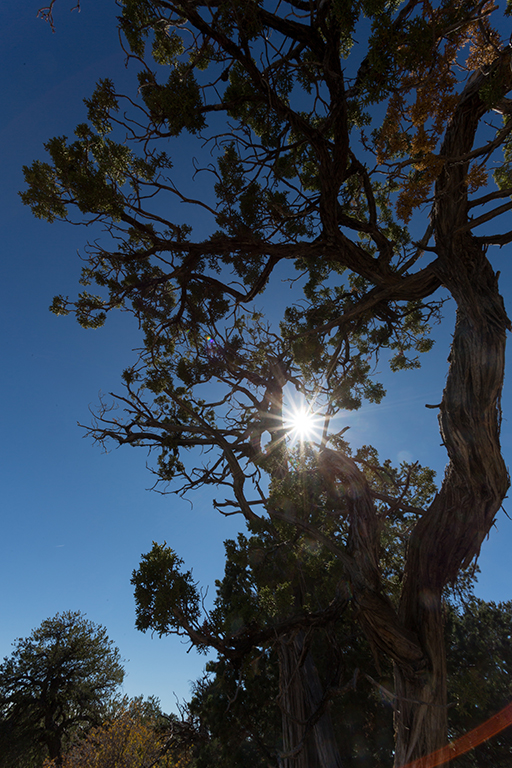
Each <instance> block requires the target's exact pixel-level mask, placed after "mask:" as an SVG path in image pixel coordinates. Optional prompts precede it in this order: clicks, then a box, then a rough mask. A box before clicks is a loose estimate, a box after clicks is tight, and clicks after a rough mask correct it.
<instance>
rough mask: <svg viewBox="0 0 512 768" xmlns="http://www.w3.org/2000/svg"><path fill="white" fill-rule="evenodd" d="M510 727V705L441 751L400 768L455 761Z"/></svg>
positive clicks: (432, 766) (433, 767)
mask: <svg viewBox="0 0 512 768" xmlns="http://www.w3.org/2000/svg"><path fill="white" fill-rule="evenodd" d="M509 725H512V703H510V704H507V706H506V707H504V708H503V709H502V710H501V711H500V712H497V713H496V714H495V715H493V716H492V717H490V718H489V719H488V720H486V721H485V723H482V724H481V725H478V726H477V727H476V728H473V730H472V731H469V732H468V733H465V734H464V736H461V737H460V738H458V739H456V740H455V741H452V743H451V744H447V745H446V746H445V747H441V749H437V750H436V751H435V752H432V753H431V754H430V755H427V756H426V757H420V758H419V759H418V760H413V762H412V763H407V765H404V766H402V768H436V766H438V765H442V764H443V763H448V762H449V761H450V760H455V758H456V757H459V755H464V754H465V753H466V752H469V750H470V749H473V748H474V747H478V745H479V744H482V743H483V742H484V741H487V739H490V738H491V737H492V736H496V734H497V733H499V732H500V731H502V730H503V729H504V728H507V727H508V726H509Z"/></svg>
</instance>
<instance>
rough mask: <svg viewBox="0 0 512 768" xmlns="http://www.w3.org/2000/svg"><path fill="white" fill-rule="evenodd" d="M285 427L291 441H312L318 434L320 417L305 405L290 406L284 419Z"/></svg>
mask: <svg viewBox="0 0 512 768" xmlns="http://www.w3.org/2000/svg"><path fill="white" fill-rule="evenodd" d="M286 427H287V429H288V431H289V434H290V437H291V438H292V440H293V441H296V440H299V441H300V442H301V443H303V442H306V441H312V440H314V439H315V438H316V437H317V436H318V435H319V432H320V417H319V416H318V415H317V414H315V413H313V412H312V411H311V409H310V408H307V407H306V406H300V407H298V408H297V407H292V409H291V411H290V413H289V414H288V418H287V419H286Z"/></svg>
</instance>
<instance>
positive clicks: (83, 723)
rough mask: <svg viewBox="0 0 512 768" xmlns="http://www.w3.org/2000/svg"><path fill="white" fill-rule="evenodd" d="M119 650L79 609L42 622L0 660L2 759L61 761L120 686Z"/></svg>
mask: <svg viewBox="0 0 512 768" xmlns="http://www.w3.org/2000/svg"><path fill="white" fill-rule="evenodd" d="M123 677H124V670H123V667H122V664H121V657H120V654H119V650H118V649H117V648H116V647H115V646H114V644H113V643H112V641H111V640H109V638H108V636H107V632H106V629H105V628H104V627H102V626H100V625H97V624H93V623H92V622H91V621H88V620H87V619H86V618H85V616H84V615H83V614H81V613H80V611H66V612H64V613H62V614H57V615H56V616H55V617H54V618H52V619H46V621H43V623H42V624H41V626H40V627H38V628H37V629H35V630H34V631H33V632H32V634H31V635H30V636H29V637H27V638H20V639H18V640H16V641H15V642H14V651H13V653H12V655H11V656H10V657H8V658H5V659H4V661H3V663H2V665H1V666H0V765H1V766H2V768H4V767H5V768H16V767H17V766H19V767H20V768H22V766H23V768H25V766H28V765H30V766H32V765H33V766H39V765H41V764H42V762H43V760H44V759H45V757H49V758H50V759H52V760H56V762H57V764H60V761H61V759H62V754H63V751H64V749H65V747H66V744H67V743H68V742H69V739H70V738H71V737H72V735H73V734H74V733H75V731H76V730H77V729H83V728H86V729H87V728H90V727H92V726H94V725H97V724H99V723H100V722H101V721H102V718H103V717H104V715H105V713H106V712H107V709H108V705H109V703H110V701H111V698H112V696H113V695H114V694H115V692H116V690H117V688H118V687H119V686H120V685H121V683H122V681H123Z"/></svg>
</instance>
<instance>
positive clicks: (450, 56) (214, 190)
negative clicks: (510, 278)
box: [22, 0, 512, 768]
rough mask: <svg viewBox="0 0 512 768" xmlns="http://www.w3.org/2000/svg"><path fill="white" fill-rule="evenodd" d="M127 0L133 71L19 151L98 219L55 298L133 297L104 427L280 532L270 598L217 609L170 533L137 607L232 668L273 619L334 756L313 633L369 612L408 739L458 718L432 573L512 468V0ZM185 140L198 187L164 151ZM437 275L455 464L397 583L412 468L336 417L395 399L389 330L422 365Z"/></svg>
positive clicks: (306, 753)
mask: <svg viewBox="0 0 512 768" xmlns="http://www.w3.org/2000/svg"><path fill="white" fill-rule="evenodd" d="M120 5H121V6H122V16H121V18H120V26H121V30H122V32H123V33H124V36H125V39H126V42H127V49H129V53H128V56H129V57H130V58H131V59H132V60H133V61H134V62H135V63H136V65H137V66H138V68H139V75H138V79H139V88H138V92H137V93H133V94H128V95H126V96H124V95H122V94H120V93H118V92H117V91H116V89H115V86H114V84H113V83H112V82H111V81H110V80H102V81H100V82H99V83H98V86H97V88H96V90H95V92H94V94H93V95H92V97H91V98H90V99H87V100H86V104H87V108H88V122H87V123H86V122H84V123H82V124H80V125H79V126H78V127H77V129H76V132H75V133H76V135H75V138H74V139H72V140H69V141H68V139H67V138H66V137H62V136H61V137H57V138H54V139H52V140H51V141H49V142H48V143H47V144H46V149H47V151H48V153H49V161H48V162H46V161H45V162H43V161H40V160H38V161H36V162H35V163H33V164H32V166H30V167H27V168H25V177H26V181H27V184H28V188H27V189H26V191H24V192H23V193H22V198H23V201H24V202H25V203H26V204H28V205H30V206H31V207H32V210H33V212H34V214H35V215H36V216H39V217H42V218H45V219H47V220H48V221H55V220H62V219H63V220H71V221H73V222H74V223H78V222H80V221H83V222H84V223H87V224H89V225H93V226H98V225H102V226H103V228H104V229H105V230H106V232H105V236H102V237H98V238H97V239H94V241H93V242H91V243H90V244H89V246H88V248H87V251H86V254H85V259H86V265H85V267H84V272H83V277H82V283H83V285H84V286H85V287H86V288H87V286H88V285H89V284H90V283H95V284H96V285H97V286H98V291H99V294H98V295H96V294H92V293H90V292H88V291H87V289H86V290H84V292H82V293H81V294H80V295H79V297H78V299H77V301H76V302H73V301H70V300H69V299H67V298H65V297H62V296H59V297H57V298H56V299H55V300H54V303H53V310H54V311H55V312H56V313H57V314H66V313H69V312H72V311H73V312H75V314H76V317H77V319H78V321H79V322H80V323H81V324H82V325H84V326H86V327H98V326H100V325H101V324H102V323H103V322H104V320H105V317H106V314H107V313H108V312H110V311H111V310H114V309H117V308H122V309H125V310H128V311H130V312H132V313H133V314H134V315H135V317H136V318H137V320H138V321H139V323H140V325H141V328H142V329H143V332H144V343H143V349H142V351H141V354H140V357H139V360H138V361H137V362H135V363H134V365H133V366H132V367H131V368H130V369H128V370H126V371H125V372H124V374H123V378H124V383H125V386H126V391H125V393H124V394H123V395H118V396H117V398H116V401H117V405H118V406H120V409H121V410H120V411H119V410H118V411H116V412H112V411H111V410H109V406H108V404H105V407H104V408H103V409H102V410H101V411H100V413H99V415H98V421H97V422H96V424H95V425H94V428H93V430H92V433H93V435H94V436H95V437H96V438H97V439H98V440H100V441H105V440H109V439H111V440H113V441H117V442H118V443H120V444H125V445H131V446H138V445H142V446H149V447H151V448H152V449H155V450H156V451H157V452H158V453H159V457H158V461H157V464H156V467H155V471H156V472H157V474H158V476H159V478H160V479H161V480H162V481H163V482H168V481H170V482H172V483H174V488H175V489H177V490H181V491H183V492H185V491H189V490H193V489H194V488H198V487H204V486H211V487H212V488H216V489H217V490H218V493H220V498H219V499H218V500H217V502H216V507H217V509H218V510H219V511H220V512H222V513H224V514H226V513H239V514H241V515H242V516H243V517H245V520H246V521H247V525H248V526H249V528H250V530H251V531H252V532H255V533H256V534H257V535H263V534H264V535H265V536H266V537H268V538H269V539H271V540H272V541H273V544H271V543H270V541H269V543H268V548H269V551H272V547H273V551H274V552H275V554H276V557H275V562H274V563H273V568H272V569H269V571H270V573H271V574H273V579H274V580H273V581H272V582H271V583H269V584H268V586H267V592H268V594H269V595H270V596H269V601H270V602H269V606H270V604H271V603H272V601H274V604H275V607H274V609H273V610H274V611H275V613H274V615H273V614H272V613H271V612H270V613H269V612H268V610H267V613H266V614H264V615H262V616H259V615H258V616H256V617H254V616H251V617H248V619H247V622H248V623H245V618H244V617H243V616H242V617H241V623H239V622H235V623H234V624H233V626H232V627H231V629H229V628H224V629H223V630H222V631H221V632H220V634H219V632H218V628H217V627H216V626H215V625H214V624H211V623H209V622H208V619H207V618H205V617H203V616H201V604H200V600H199V596H198V593H197V589H196V588H195V587H194V584H193V582H192V580H191V578H190V575H187V574H183V573H182V572H181V570H180V561H179V558H177V556H176V555H174V554H173V553H169V552H167V551H166V550H165V548H160V549H158V548H157V549H155V550H154V551H153V552H152V553H150V554H148V555H147V556H146V559H145V560H144V561H143V563H142V564H141V568H140V570H139V584H138V587H139V589H140V590H141V591H140V592H139V601H138V607H139V617H138V622H139V626H141V628H152V629H156V630H157V631H161V632H169V631H176V632H180V633H185V634H186V635H188V637H189V638H190V639H191V640H192V642H193V643H195V644H196V645H198V646H199V647H202V646H210V647H213V648H215V649H217V650H218V651H219V653H221V654H222V655H223V657H224V658H225V659H226V661H227V662H229V663H230V664H233V665H234V666H235V668H236V665H237V664H238V665H240V664H241V663H242V662H243V659H245V658H247V657H248V656H250V655H251V654H253V653H255V651H256V649H258V648H259V647H260V646H261V644H262V643H263V642H267V641H268V639H269V638H270V637H272V638H273V642H274V644H275V648H276V651H277V653H278V658H279V677H280V690H281V695H280V699H279V702H278V703H279V706H280V711H281V715H282V751H281V762H282V765H283V766H284V768H288V766H294V768H316V766H322V768H327V766H329V768H330V767H331V766H338V765H340V764H341V762H340V761H341V757H340V754H339V751H338V750H337V747H336V740H335V738H334V725H333V722H332V713H331V708H329V706H326V701H327V698H328V692H327V691H328V689H326V685H327V686H328V679H327V678H325V674H324V673H323V671H322V659H323V652H324V650H325V648H323V647H322V646H321V645H320V647H318V646H315V644H314V643H309V642H308V637H309V634H308V633H309V632H310V630H312V628H314V627H319V626H323V627H324V628H325V631H327V628H328V626H329V623H332V622H336V621H337V620H338V618H339V617H341V616H342V615H343V614H344V613H345V612H347V611H350V612H352V614H353V616H354V618H355V619H357V622H358V625H359V627H360V631H362V632H363V633H364V636H365V638H366V639H367V642H368V643H369V646H370V647H371V649H372V652H373V654H374V655H375V657H376V658H379V657H385V658H387V659H389V660H390V661H391V662H392V663H393V665H394V691H395V696H396V701H397V702H398V705H397V707H396V710H395V761H396V765H397V766H400V765H403V764H404V763H406V762H408V761H410V760H413V759H415V758H417V757H420V756H423V755H425V754H428V753H430V752H432V751H433V750H436V749H438V748H439V747H441V746H442V745H443V744H444V743H445V742H446V739H447V735H448V718H447V704H448V701H447V672H446V653H445V641H444V615H443V607H442V606H443V604H442V594H443V590H444V588H445V587H446V585H447V584H448V583H450V582H453V581H455V580H456V579H457V575H458V574H459V572H460V570H461V568H464V567H465V566H467V565H468V564H469V563H470V562H471V561H472V560H473V559H474V558H475V557H476V556H477V555H478V553H479V550H480V546H481V543H482V541H483V540H484V538H485V536H486V535H487V533H488V531H489V530H490V527H491V525H492V523H493V521H494V519H495V517H496V515H497V513H498V511H499V509H500V506H501V503H502V501H503V498H504V496H505V493H506V491H507V488H508V485H509V478H508V473H507V470H506V467H505V464H504V461H503V458H502V456H501V451H500V443H499V433H500V422H501V410H500V398H501V389H502V383H503V372H504V352H505V341H506V331H507V330H508V329H509V328H510V322H509V320H508V318H507V315H506V312H505V308H504V304H503V300H502V298H501V295H500V293H499V290H498V275H497V273H496V272H495V270H494V268H493V265H492V263H491V260H490V255H491V251H490V250H489V249H490V246H493V245H505V244H508V243H509V242H510V241H511V240H512V232H510V231H508V230H507V228H506V223H504V219H503V214H504V213H505V212H507V211H509V210H510V209H511V208H512V202H510V199H509V198H510V196H511V194H512V167H511V164H510V163H511V151H512V144H511V139H510V135H511V134H510V131H511V128H512V121H511V120H510V119H509V118H510V112H511V102H510V101H509V99H508V98H507V94H508V93H509V91H510V89H511V87H512V71H511V51H510V47H509V45H508V42H507V40H508V32H507V28H508V24H509V22H508V18H507V15H506V13H505V14H504V13H503V12H502V11H501V10H499V9H498V8H496V7H495V6H494V5H493V4H492V3H491V2H480V0H478V2H477V1H475V0H465V2H455V0H439V2H435V3H430V2H418V1H417V0H409V1H408V2H404V3H400V2H393V1H391V0H357V2H356V1H355V0H353V1H352V0H348V1H345V0H311V1H309V0H308V1H307V2H306V1H305V0H280V1H279V2H265V3H262V2H258V0H219V2H217V1H216V0H215V1H213V2H201V1H200V0H199V1H198V0H183V2H179V3H178V2H172V0H161V1H158V0H154V1H152V0H124V2H120ZM498 30H499V31H498ZM148 45H149V46H150V48H151V50H150V52H149V53H148V52H147V50H146V49H147V46H148ZM187 134H188V135H187ZM187 156H188V157H190V158H191V163H190V175H192V172H194V173H195V174H196V177H197V176H198V177H199V178H200V179H201V184H200V185H196V187H194V186H193V185H192V184H191V183H190V180H189V179H188V178H187V176H186V174H184V173H183V171H180V172H179V173H178V172H173V161H174V160H175V159H176V160H177V162H178V163H179V164H181V163H182V162H183V158H184V157H187ZM192 157H195V158H197V159H196V161H195V163H194V164H192ZM490 172H492V173H493V179H490V178H489V176H488V174H489V173H490ZM488 183H489V186H487V184H488ZM187 206H188V207H189V210H191V211H192V213H190V214H189V215H188V214H187V213H186V208H187ZM493 225H496V226H497V229H496V230H495V229H493ZM500 227H501V228H504V230H505V231H500ZM416 233H417V234H416ZM109 234H110V235H111V236H112V239H109V237H108V235H109ZM283 280H288V281H289V285H290V287H291V288H292V290H290V291H288V290H286V291H284V290H283V282H282V281H283ZM447 298H449V299H451V300H452V302H453V303H454V305H455V307H456V322H455V326H454V328H453V339H452V344H451V352H450V363H449V368H448V370H447V379H446V386H445V389H444V392H443V394H442V396H441V395H440V402H439V404H438V405H437V406H435V407H436V408H437V409H438V410H439V423H440V430H441V436H442V441H443V443H444V445H445V447H446V451H447V458H448V465H447V469H446V473H445V476H444V479H443V481H442V484H441V486H440V488H439V490H438V491H437V493H436V494H435V495H433V496H432V497H429V498H424V499H423V501H420V502H418V506H419V510H420V512H419V514H417V513H418V510H417V509H416V510H415V514H417V516H416V518H415V519H414V521H412V522H411V525H410V526H409V527H407V526H405V527H404V529H403V531H402V532H401V535H402V536H403V537H404V539H405V540H406V542H407V549H406V555H405V562H404V567H403V576H402V578H401V580H400V583H399V584H397V585H396V590H395V592H394V593H393V595H390V593H389V592H388V590H387V588H386V582H385V578H386V577H385V570H386V557H387V554H386V553H387V545H388V541H389V539H388V538H387V537H388V533H387V530H388V528H387V525H386V521H387V520H388V519H392V518H393V515H394V514H395V511H396V510H402V511H404V510H405V512H406V511H407V505H406V502H405V501H404V499H405V498H406V489H407V483H408V480H407V471H406V470H405V469H404V470H403V472H402V475H401V476H400V477H398V478H397V479H396V483H395V485H394V487H393V489H392V493H388V492H387V491H386V492H384V491H380V490H379V488H378V487H376V483H375V482H374V483H370V482H369V480H368V476H367V474H366V473H365V472H364V471H363V469H364V467H365V466H366V465H365V462H369V463H370V464H372V462H373V463H374V459H373V457H372V455H369V456H368V457H367V458H365V457H364V456H359V457H358V456H356V457H352V456H351V455H350V453H349V451H348V450H347V445H346V443H344V442H343V439H341V437H340V436H339V435H338V436H336V429H335V425H336V424H337V423H338V424H339V422H337V421H336V416H337V415H338V414H340V413H342V412H343V410H344V409H351V408H357V407H359V405H360V404H361V402H362V400H363V399H365V398H366V399H367V400H369V401H371V402H378V401H380V399H381V398H382V396H383V394H384V390H383V387H382V385H381V384H380V383H379V382H378V381H375V378H374V376H373V371H374V370H375V361H376V359H377V358H379V356H380V359H381V360H382V359H384V360H389V364H390V366H391V369H392V370H398V369H404V368H411V367H416V366H417V365H419V362H418V357H419V355H420V354H421V353H423V352H426V351H428V349H429V348H430V346H431V343H432V342H431V339H430V338H429V335H428V334H429V331H430V325H431V323H432V321H434V320H436V319H437V318H438V316H439V311H440V307H441V303H442V301H443V300H444V299H447ZM255 302H257V304H256V305H255ZM261 306H264V307H265V308H266V311H267V315H266V316H265V315H264V314H262V312H261V310H260V309H259V308H260V307H261ZM293 391H295V392H296V393H300V395H302V396H303V397H304V398H305V400H306V401H307V403H308V408H310V409H312V410H314V411H316V412H318V414H319V415H321V417H322V420H323V427H321V429H320V431H319V434H318V437H317V439H316V444H317V445H316V449H315V451H313V452H312V453H311V455H308V456H301V454H300V451H299V452H298V454H297V453H296V452H295V453H294V452H293V450H292V449H291V448H290V443H289V440H288V439H287V434H288V424H289V422H288V416H287V413H286V402H287V398H288V399H289V398H290V397H291V393H293ZM283 406H284V410H283ZM339 426H341V425H339ZM339 426H338V427H337V429H338V430H339ZM333 433H334V434H333ZM379 471H380V470H379V468H378V466H377V465H374V472H376V473H378V472H379ZM377 486H378V483H377ZM226 496H227V498H226ZM377 502H378V503H377ZM404 505H405V506H404ZM283 542H287V546H286V547H283V546H282V544H283ZM316 551H318V552H320V553H321V557H320V559H319V560H318V562H321V563H325V562H326V559H327V561H328V562H329V567H330V569H331V571H330V572H332V579H327V580H326V581H323V582H322V583H323V584H324V587H325V588H324V589H321V588H320V585H319V589H318V591H317V590H316V589H315V590H313V593H312V594H311V593H310V591H309V590H310V589H311V587H310V584H311V583H312V582H311V578H309V579H304V578H303V571H304V570H306V571H307V570H308V569H310V570H311V574H310V577H311V575H312V574H313V573H314V569H315V567H317V566H315V562H314V553H315V552H316ZM162 569H163V570H162ZM162 573H165V580H164V582H163V583H162V582H161V581H159V576H161V575H162ZM313 598H314V599H313ZM171 607H172V608H171Z"/></svg>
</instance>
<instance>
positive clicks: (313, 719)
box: [279, 632, 341, 768]
mask: <svg viewBox="0 0 512 768" xmlns="http://www.w3.org/2000/svg"><path fill="white" fill-rule="evenodd" d="M279 677H280V695H279V699H280V706H281V712H282V723H283V753H284V757H283V760H282V766H283V768H341V760H340V756H339V753H338V748H337V746H336V739H335V736H334V730H333V727H332V720H331V716H330V712H329V709H328V708H327V709H325V711H323V712H322V713H321V714H320V711H321V708H322V707H323V697H324V689H323V686H322V683H321V681H320V677H319V674H318V670H317V668H316V666H315V663H314V661H313V657H312V656H311V653H310V651H309V650H307V649H306V648H305V644H304V633H303V632H298V633H295V634H293V635H288V636H287V637H285V638H282V639H281V641H280V644H279Z"/></svg>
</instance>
